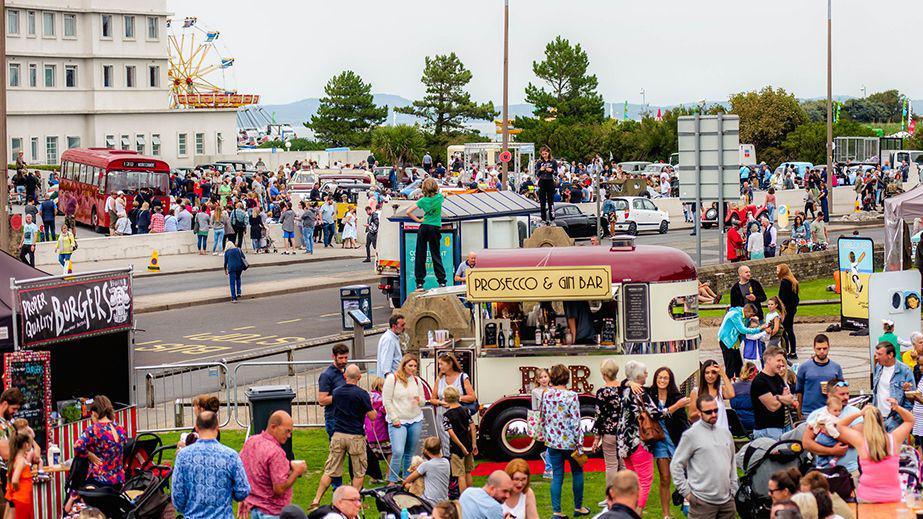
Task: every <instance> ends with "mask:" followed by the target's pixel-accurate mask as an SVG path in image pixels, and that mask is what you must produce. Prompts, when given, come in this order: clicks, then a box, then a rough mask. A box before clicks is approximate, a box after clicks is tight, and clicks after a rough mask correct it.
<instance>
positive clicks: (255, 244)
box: [250, 238, 263, 251]
mask: <svg viewBox="0 0 923 519" xmlns="http://www.w3.org/2000/svg"><path fill="white" fill-rule="evenodd" d="M262 241H263V240H262V238H260V239H257V240H253V239H251V240H250V245H253V250H254V251H258V250H260V242H262Z"/></svg>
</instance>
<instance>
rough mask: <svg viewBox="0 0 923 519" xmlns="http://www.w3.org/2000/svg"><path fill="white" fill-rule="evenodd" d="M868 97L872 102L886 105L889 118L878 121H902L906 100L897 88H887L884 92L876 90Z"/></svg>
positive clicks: (886, 113)
mask: <svg viewBox="0 0 923 519" xmlns="http://www.w3.org/2000/svg"><path fill="white" fill-rule="evenodd" d="M866 99H868V101H869V102H871V103H880V104H881V105H882V106H883V107H884V109H885V117H887V119H885V120H879V121H878V122H889V123H897V122H900V121H901V114H902V113H903V111H904V103H903V101H904V100H903V98H901V94H900V92H898V91H897V90H894V89H892V90H885V91H884V92H875V93H874V94H871V95H869V96H868V97H867V98H866Z"/></svg>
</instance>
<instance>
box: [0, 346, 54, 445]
mask: <svg viewBox="0 0 923 519" xmlns="http://www.w3.org/2000/svg"><path fill="white" fill-rule="evenodd" d="M3 387H4V389H9V388H11V387H15V388H17V389H19V390H20V391H22V397H23V403H22V407H20V408H19V411H18V412H17V413H16V418H25V419H26V420H27V421H28V422H29V426H30V427H32V431H34V432H35V441H36V442H37V443H38V444H39V446H40V447H41V448H42V450H43V451H47V449H48V444H47V441H48V432H49V431H50V429H51V353H50V352H47V351H17V352H13V353H5V354H4V355H3Z"/></svg>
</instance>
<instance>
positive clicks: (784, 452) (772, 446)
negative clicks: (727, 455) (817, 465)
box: [734, 438, 810, 519]
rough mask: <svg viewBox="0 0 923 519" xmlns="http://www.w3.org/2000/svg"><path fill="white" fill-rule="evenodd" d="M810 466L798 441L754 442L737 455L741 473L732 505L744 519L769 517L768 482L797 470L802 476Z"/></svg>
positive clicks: (765, 440) (770, 502) (769, 498)
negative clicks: (794, 468)
mask: <svg viewBox="0 0 923 519" xmlns="http://www.w3.org/2000/svg"><path fill="white" fill-rule="evenodd" d="M809 465H810V463H809V461H808V454H807V453H806V452H805V450H804V448H803V447H802V445H801V441H799V440H774V439H772V438H757V439H755V440H753V441H752V442H750V443H748V444H747V445H745V446H744V447H743V448H741V449H740V450H739V451H738V452H737V467H738V468H739V469H740V470H742V471H743V472H744V475H743V476H741V478H740V487H739V488H738V490H737V495H735V496H734V501H735V503H736V504H737V513H739V514H740V516H741V517H742V518H743V519H765V518H767V517H769V509H770V508H771V507H772V498H771V497H770V496H769V478H770V477H771V476H772V475H773V474H775V473H776V472H778V471H780V470H784V469H788V468H790V467H797V468H798V470H800V471H801V472H802V474H803V473H805V471H806V470H807V468H808V466H809Z"/></svg>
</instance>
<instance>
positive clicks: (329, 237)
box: [323, 223, 334, 247]
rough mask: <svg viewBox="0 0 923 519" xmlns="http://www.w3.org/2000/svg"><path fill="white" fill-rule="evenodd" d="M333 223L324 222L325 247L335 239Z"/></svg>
mask: <svg viewBox="0 0 923 519" xmlns="http://www.w3.org/2000/svg"><path fill="white" fill-rule="evenodd" d="M333 225H334V224H332V223H325V224H324V227H323V229H324V247H329V246H330V242H331V241H333V229H334V227H333Z"/></svg>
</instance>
